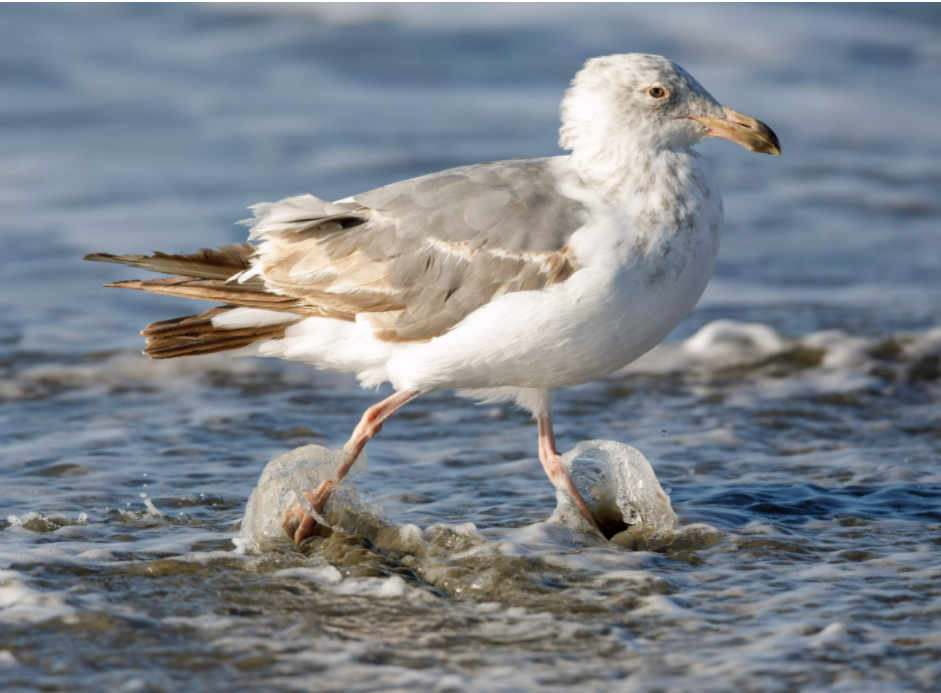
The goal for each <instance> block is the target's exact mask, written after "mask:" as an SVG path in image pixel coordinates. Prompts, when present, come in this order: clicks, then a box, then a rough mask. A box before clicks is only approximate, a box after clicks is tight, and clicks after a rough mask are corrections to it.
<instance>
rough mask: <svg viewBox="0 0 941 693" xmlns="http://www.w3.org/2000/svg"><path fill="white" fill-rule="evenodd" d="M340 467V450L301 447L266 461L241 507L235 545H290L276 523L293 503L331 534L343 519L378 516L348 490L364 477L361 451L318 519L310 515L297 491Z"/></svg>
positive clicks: (314, 485) (360, 496) (267, 547)
mask: <svg viewBox="0 0 941 693" xmlns="http://www.w3.org/2000/svg"><path fill="white" fill-rule="evenodd" d="M342 463H343V451H342V450H329V449H327V448H325V447H322V446H320V445H305V446H304V447H300V448H297V449H296V450H291V452H288V453H286V454H284V455H281V456H280V457H276V458H275V459H273V460H271V462H269V463H268V464H267V466H266V467H265V469H264V471H263V472H262V473H261V477H260V478H259V479H258V485H257V486H255V489H254V491H252V495H251V496H250V497H249V499H248V504H247V505H246V506H245V518H244V519H243V520H242V530H241V535H240V537H239V539H240V540H241V541H240V542H239V543H238V545H239V546H240V547H244V548H246V549H258V550H261V551H267V550H271V549H276V548H278V547H283V546H285V545H290V539H289V538H288V536H287V533H286V532H285V531H284V528H283V527H282V526H281V524H282V522H283V521H284V516H285V513H287V512H288V510H290V509H291V508H293V507H294V506H295V505H297V504H298V503H300V504H301V505H302V506H303V507H304V508H305V509H306V510H307V511H308V512H310V513H311V514H312V515H314V517H315V518H316V519H317V520H318V522H320V523H321V524H322V525H325V526H326V527H328V528H330V529H332V530H334V531H338V530H341V527H342V526H344V525H350V524H353V523H350V522H344V521H343V520H344V518H345V517H348V516H353V517H355V516H357V515H370V514H372V515H375V514H377V513H381V509H379V508H378V505H376V504H375V503H372V501H370V500H369V499H368V498H367V497H366V496H364V495H363V494H362V493H360V492H358V491H356V489H355V488H353V487H352V485H351V484H352V483H353V482H354V481H355V480H356V479H357V478H359V477H360V476H362V475H363V474H364V473H365V472H366V466H367V458H366V452H365V451H364V452H362V453H360V456H359V459H357V460H356V463H355V464H354V465H353V468H352V469H351V470H350V472H349V474H348V475H347V477H346V480H345V482H344V483H343V484H341V485H340V486H339V487H338V488H337V489H336V491H334V493H333V495H332V496H331V497H330V500H329V501H328V502H327V506H326V507H325V508H324V513H323V515H324V516H323V517H320V516H319V515H317V514H316V513H314V512H313V509H312V508H311V507H310V503H309V502H308V501H307V499H306V498H305V497H304V495H303V492H304V491H306V490H310V489H315V488H317V486H318V485H319V484H320V482H321V481H323V480H324V479H329V478H331V477H333V476H334V474H335V472H336V471H337V469H338V468H339V467H340V465H341V464H342ZM373 506H375V507H373ZM341 531H342V530H341Z"/></svg>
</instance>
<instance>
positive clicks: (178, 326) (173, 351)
mask: <svg viewBox="0 0 941 693" xmlns="http://www.w3.org/2000/svg"><path fill="white" fill-rule="evenodd" d="M235 308H236V306H223V307H220V308H212V309H210V310H207V311H206V312H204V313H200V314H199V315H188V316H186V317H182V318H173V319H172V320H163V321H161V322H155V323H152V324H150V325H148V326H147V327H146V329H144V330H143V331H142V332H141V334H142V335H144V336H145V337H147V348H146V349H145V350H144V354H146V355H147V356H149V357H150V358H151V359H155V360H157V359H173V358H179V357H181V356H197V355H201V354H214V353H217V352H220V351H230V350H233V349H241V348H242V347H245V346H248V345H249V344H251V343H252V342H257V341H258V340H262V339H281V338H283V337H284V332H285V330H287V328H288V327H290V326H291V325H294V324H296V323H298V322H300V321H301V320H303V319H304V318H303V317H298V318H297V319H296V320H287V321H285V322H279V323H276V324H274V325H264V326H260V327H242V328H236V329H227V328H225V327H217V326H216V325H213V323H212V319H213V318H215V317H218V316H220V315H223V314H224V313H226V312H228V311H230V310H234V309H235Z"/></svg>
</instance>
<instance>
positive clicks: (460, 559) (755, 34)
mask: <svg viewBox="0 0 941 693" xmlns="http://www.w3.org/2000/svg"><path fill="white" fill-rule="evenodd" d="M631 51H636V52H653V53H659V54H663V55H666V56H668V57H670V58H671V59H673V60H675V61H677V62H678V63H680V64H681V65H683V66H684V67H685V68H686V69H687V70H688V71H690V72H691V73H692V74H693V75H695V76H696V78H697V79H698V80H699V81H700V82H701V83H702V84H703V85H704V86H705V87H706V88H707V89H709V91H710V92H711V93H712V94H713V95H714V96H715V97H716V98H717V99H718V100H719V101H720V102H722V103H723V104H725V105H728V106H730V107H732V108H734V109H736V110H738V111H741V112H744V113H747V114H749V115H752V116H754V117H757V118H759V119H761V120H763V121H764V122H766V123H768V124H769V125H770V126H771V127H772V128H773V129H774V130H775V131H776V132H777V134H778V135H779V137H780V139H781V141H782V143H783V149H784V156H783V157H782V158H781V159H780V160H777V159H772V158H771V157H765V156H756V155H753V154H750V153H748V152H747V151H745V150H744V149H742V148H740V147H735V146H733V145H731V144H730V143H728V142H722V141H713V142H707V143H705V144H704V145H703V146H702V147H701V151H702V152H703V153H704V154H705V156H706V157H707V158H708V159H709V160H710V162H711V163H712V165H713V167H714V168H715V170H716V173H717V176H718V178H719V180H720V184H721V187H722V189H723V194H724V198H725V209H726V218H727V224H726V231H725V238H724V239H723V247H722V250H721V251H720V256H719V261H718V264H717V266H716V271H715V275H714V278H713V281H712V283H711V284H710V287H709V289H708V290H707V292H706V295H705V296H704V297H703V300H702V301H701V302H700V305H699V306H698V307H697V309H696V310H695V312H694V313H693V314H692V315H691V316H690V317H689V319H688V320H687V321H686V322H684V323H683V324H682V325H681V326H680V327H679V328H678V329H677V331H676V332H675V333H674V335H672V336H671V337H670V339H669V340H668V344H667V345H666V346H665V347H663V348H661V349H659V350H657V351H655V352H654V353H652V354H651V355H649V357H647V358H645V360H644V361H642V362H639V363H638V364H635V365H634V366H633V367H631V368H629V369H628V370H627V371H626V372H624V373H621V374H617V375H616V376H612V377H610V378H607V379H604V380H601V381H598V382H595V383H591V384H588V385H585V386H583V387H579V388H572V389H570V390H567V391H563V392H560V393H559V396H558V403H557V407H556V419H557V432H558V435H559V439H560V441H559V442H560V447H561V448H562V449H564V450H568V449H571V448H573V447H574V446H575V445H576V444H577V443H578V442H579V441H581V440H585V439H609V440H619V441H622V442H625V443H629V444H631V445H633V446H635V447H637V448H638V449H640V450H641V451H643V453H644V454H645V455H646V456H647V457H648V458H649V459H650V460H651V462H652V464H653V467H654V469H655V470H656V472H657V475H658V477H659V478H660V481H661V483H662V484H663V486H664V488H665V489H667V491H668V493H669V494H670V495H671V499H672V503H673V508H674V510H675V511H676V512H677V515H678V516H679V518H680V522H681V529H680V530H679V531H678V532H677V533H676V534H675V535H671V536H670V537H666V538H664V537H660V538H659V539H657V540H651V541H650V542H649V543H647V544H644V543H642V542H641V543H635V544H633V545H627V544H624V543H622V544H617V545H610V546H603V545H596V544H593V543H592V542H590V541H588V540H587V539H586V540H585V541H584V542H580V541H572V540H570V539H566V540H562V539H559V538H558V537H555V538H553V537H552V536H546V537H542V536H541V535H540V538H539V540H538V541H537V540H535V539H533V540H532V541H530V542H529V543H527V542H522V543H517V544H514V545H513V546H509V545H507V544H505V543H501V542H498V541H497V540H495V539H493V538H492V537H493V536H494V534H493V533H495V532H503V531H507V528H511V529H512V528H522V529H521V531H523V530H525V528H526V527H530V526H537V525H538V523H540V522H542V521H543V520H545V518H546V517H548V516H549V515H550V514H551V513H552V512H553V509H554V507H555V496H554V493H553V490H552V488H551V486H550V485H549V483H548V481H547V480H546V479H545V477H544V475H543V472H542V469H541V467H540V465H539V462H538V459H537V457H536V444H535V427H534V426H533V425H532V424H531V423H530V422H529V421H528V420H527V418H526V416H524V415H523V414H521V413H519V412H517V411H514V410H511V409H505V408H501V407H492V406H483V407H482V406H476V405H474V404H473V403H471V402H468V401H465V400H458V399H455V398H454V397H452V396H451V395H450V394H447V393H442V394H438V395H434V396H429V397H427V398H423V399H422V400H419V401H417V402H415V403H414V404H412V405H409V407H408V408H407V409H406V410H403V412H402V415H401V416H397V417H396V418H395V419H393V420H391V421H390V422H389V423H388V424H386V426H385V430H383V432H382V433H381V434H380V436H379V437H377V439H376V440H375V441H373V442H372V443H370V446H369V456H370V471H369V474H368V475H367V476H366V477H365V479H364V480H363V481H362V482H361V483H360V486H361V488H362V489H364V490H365V491H368V492H369V493H370V494H371V495H372V497H373V499H374V500H376V501H377V502H378V503H380V504H381V506H382V508H383V509H384V511H385V513H386V515H387V516H388V518H389V521H390V522H391V523H392V525H393V526H394V527H396V528H399V529H401V528H403V527H406V526H407V525H410V524H411V525H415V526H416V527H418V528H419V529H420V530H422V532H423V534H421V537H422V539H421V541H419V542H418V543H417V544H415V543H413V544H408V543H403V542H402V541H401V532H399V533H396V532H392V533H391V534H390V533H386V534H382V533H379V534H371V535H369V536H368V537H365V536H360V535H357V534H356V533H350V534H347V535H343V536H336V537H334V538H332V539H331V540H329V541H323V542H320V543H317V542H314V545H312V546H308V547H306V548H305V552H304V553H284V554H270V555H266V556H249V555H242V554H238V553H237V552H235V551H234V548H235V547H234V545H233V543H232V541H231V540H232V538H233V537H235V536H236V535H237V531H238V525H239V522H240V520H241V518H242V513H243V512H244V507H245V502H246V500H247V498H248V496H249V494H250V493H251V490H252V488H253V487H254V485H255V482H256V480H257V478H258V475H259V474H260V472H261V470H262V468H263V467H264V464H265V463H266V462H267V461H268V460H270V459H272V458H273V457H275V456H277V455H279V454H282V453H284V452H286V451H287V450H290V449H292V448H296V447H298V446H300V445H305V444H311V443H316V444H320V445H327V446H330V447H338V446H339V445H342V443H343V441H344V440H345V439H346V438H347V436H348V435H349V432H350V431H351V430H352V428H353V426H354V425H355V423H356V421H357V419H358V417H359V415H360V413H361V412H362V411H363V410H364V409H365V408H366V407H367V406H369V405H370V404H372V403H374V402H375V401H377V398H378V396H379V395H377V394H376V393H374V392H366V391H361V390H359V389H358V388H357V387H356V385H355V382H353V380H352V379H351V378H349V377H346V376H341V375H335V374H330V373H324V372H317V371H313V370H312V369H307V368H304V367H301V366H298V365H297V364H280V363H275V362H268V361H252V360H232V359H228V358H226V357H225V356H212V357H202V358H199V359H191V360H184V361H181V362H160V363H155V362H150V361H147V360H146V359H144V358H143V357H142V356H140V354H139V351H140V349H141V348H142V338H141V337H140V336H139V335H138V332H139V330H140V329H141V328H142V327H144V326H145V325H146V324H147V323H149V322H153V321H156V320H162V319H167V318H172V317H176V316H179V315H185V314H189V313H192V312H193V308H194V306H193V305H192V304H190V303H188V302H186V301H184V300H174V299H169V298H167V297H158V296H152V295H146V294H143V293H141V292H120V291H113V290H107V289H102V288H101V287H100V285H101V284H102V283H104V282H108V281H114V280H118V279H124V278H132V277H135V276H138V273H136V272H134V271H131V270H124V269H121V268H119V267H116V266H113V265H95V264H92V263H83V262H81V261H80V258H81V256H82V255H83V254H85V253H89V252H96V251H106V252H112V253H125V252H147V251H150V250H156V249H159V250H163V251H166V252H186V251H191V250H193V249H195V248H198V247H203V246H212V245H218V244H223V243H228V242H233V241H240V240H243V239H244V237H245V229H244V227H240V226H235V225H233V222H235V221H237V220H239V219H242V218H244V217H245V216H248V214H249V213H248V212H246V211H245V208H246V207H247V206H249V205H251V204H254V203H256V202H260V201H265V200H276V199H280V198H282V197H285V196H288V195H293V194H297V193H301V192H311V193H313V194H315V195H317V196H319V197H322V198H326V199H339V198H343V197H346V196H348V195H350V194H355V193H357V192H360V191H363V190H368V189H371V188H374V187H377V186H380V185H383V184H385V183H389V182H393V181H396V180H401V179H403V178H406V177H410V176H415V175H419V174H422V173H427V172H431V171H436V170H441V169H443V168H447V167H451V166H459V165H463V164H470V163H476V162H480V161H489V160H495V159H506V158H514V157H539V156H551V155H555V154H557V153H558V149H557V146H556V139H557V129H558V102H559V100H560V98H561V95H562V93H563V91H564V90H565V88H566V86H567V84H568V81H569V80H570V79H571V77H572V76H573V75H574V73H575V72H576V71H577V70H578V69H579V67H580V65H581V64H582V63H583V62H584V60H585V59H587V58H589V57H592V56H596V55H603V54H607V53H613V52H631ZM939 110H941V11H939V9H938V6H937V5H932V4H926V5H917V6H915V5H907V6H906V5H903V6H884V5H866V6H862V5H858V6H857V5H840V6H830V5H817V6H805V5H800V6H791V5H774V6H764V5H762V6H754V5H728V6H710V5H663V6H647V5H630V6H628V5H604V6H601V5H551V6H550V5H510V6H436V5H430V6H429V5H421V6H419V5H415V6H398V5H391V6H387V5H381V6H380V5H365V6H345V5H342V6H341V5H337V6H332V5H331V6H290V7H282V6H277V7H267V6H264V7H262V6H234V5H224V6H200V5H186V6H182V5H133V6H126V5H37V6H33V5H2V6H0V203H2V209H3V214H2V217H0V220H2V221H0V511H2V512H0V688H2V689H3V690H5V691H6V690H9V691H34V690H65V691H122V692H123V691H183V690H187V691H188V690H192V691H208V690H226V691H233V690H235V691H238V690H258V689H261V688H263V689H265V690H283V691H294V690H318V691H320V690H323V691H483V690H486V691H563V690H565V691H569V690H580V691H581V690H584V691H610V690H619V691H678V692H679V691H684V692H685V691H689V690H691V689H696V690H702V691H727V690H742V691H761V692H762V693H764V692H767V691H802V692H803V691H818V690H819V691H823V690H826V691H851V692H853V693H858V692H867V691H880V692H881V691H917V690H924V691H932V690H937V689H938V688H939V686H941V664H939V662H941V636H939V632H941V631H939V628H938V622H939V621H938V619H939V616H941V592H939V590H938V587H937V585H938V578H939V576H941V553H939V552H941V510H939V507H941V470H939V459H941V458H939V452H941V450H939V447H941V446H939V440H941V419H939V415H938V411H939V408H938V405H939V400H941V385H939V382H941V377H939V376H941V369H939V355H941V332H935V331H933V330H935V328H937V327H938V326H939V324H941V318H939V316H941V271H939V269H941V244H939V242H938V232H939V228H941V130H939V129H938V127H937V123H938V112H939ZM717 320H733V321H735V323H734V324H731V325H730V326H728V329H727V330H726V331H725V332H722V333H721V334H720V333H718V332H714V331H713V332H710V331H709V330H711V329H712V330H714V328H715V327H716V325H717V323H716V322H715V321H717ZM719 325H720V326H721V323H719ZM749 325H750V326H749ZM704 326H705V328H706V332H699V331H700V329H701V328H703V327H704ZM756 330H757V331H756ZM694 335H695V337H694ZM723 335H724V336H723ZM762 335H764V336H763V337H762ZM664 432H665V433H664ZM468 523H472V524H473V529H471V528H470V525H468ZM690 528H692V529H690ZM488 533H489V534H488ZM468 536H472V537H474V539H473V541H471V540H469V539H467V538H466V537H468ZM468 542H470V543H468Z"/></svg>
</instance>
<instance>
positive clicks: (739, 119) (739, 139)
mask: <svg viewBox="0 0 941 693" xmlns="http://www.w3.org/2000/svg"><path fill="white" fill-rule="evenodd" d="M722 110H723V111H725V118H711V117H709V116H686V117H687V118H689V119H690V120H695V121H696V122H697V123H699V124H701V125H703V126H705V128H706V130H707V131H708V133H709V137H721V138H722V139H725V140H729V141H730V142H735V143H736V144H740V145H742V146H743V147H745V149H747V150H749V151H752V152H759V153H767V154H774V155H775V156H781V142H780V141H778V136H777V135H775V134H774V132H773V131H772V130H771V128H769V127H768V126H767V125H765V124H764V123H762V122H761V121H760V120H755V119H754V118H750V117H749V116H747V115H745V114H743V113H739V112H738V111H733V110H732V109H731V108H726V107H725V106H723V107H722Z"/></svg>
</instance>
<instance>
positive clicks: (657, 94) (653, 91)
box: [647, 87, 667, 99]
mask: <svg viewBox="0 0 941 693" xmlns="http://www.w3.org/2000/svg"><path fill="white" fill-rule="evenodd" d="M647 93H648V94H650V95H651V96H652V97H653V98H655V99H662V98H663V97H664V96H666V95H667V90H666V89H664V88H663V87H650V89H648V90H647Z"/></svg>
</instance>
